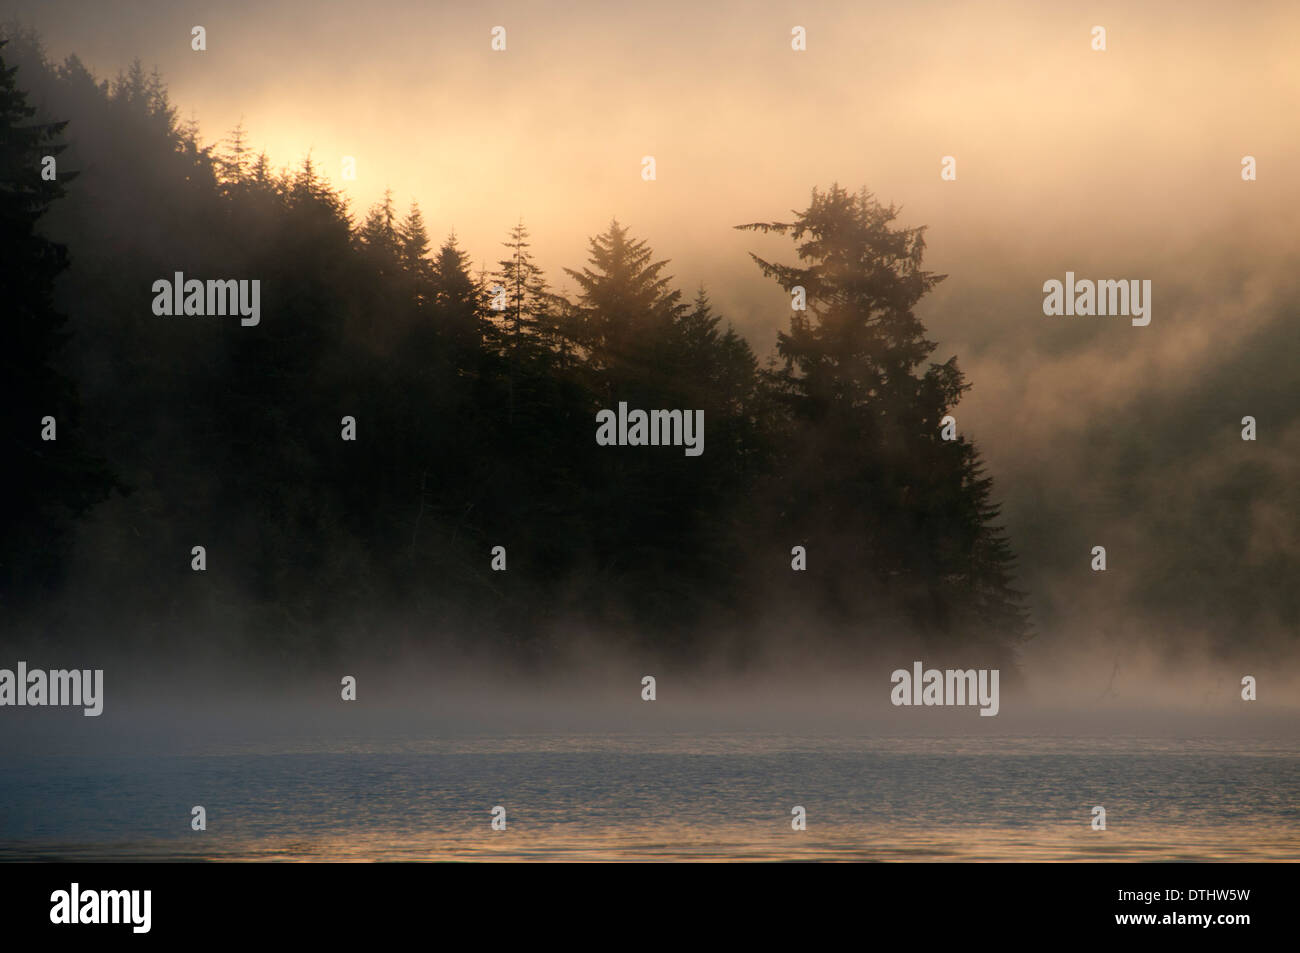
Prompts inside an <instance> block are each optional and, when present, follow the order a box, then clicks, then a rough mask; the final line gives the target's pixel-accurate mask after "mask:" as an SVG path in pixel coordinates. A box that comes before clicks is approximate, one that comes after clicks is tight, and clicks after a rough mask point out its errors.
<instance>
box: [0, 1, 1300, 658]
mask: <svg viewBox="0 0 1300 953" xmlns="http://www.w3.org/2000/svg"><path fill="white" fill-rule="evenodd" d="M11 17H16V18H17V19H18V20H19V21H20V22H22V23H24V24H26V25H29V26H32V27H34V28H36V29H37V30H38V31H39V33H40V34H41V35H42V37H43V39H44V42H45V44H46V47H47V51H48V53H49V55H50V56H51V57H52V58H53V59H55V60H61V59H62V58H63V57H64V56H66V55H68V54H70V53H76V54H77V55H78V56H79V57H80V58H81V60H82V61H83V62H84V63H85V64H86V65H87V66H88V67H89V68H90V69H91V70H92V71H93V72H95V73H96V74H98V75H100V76H110V77H111V76H113V75H115V74H116V73H117V72H118V71H119V70H122V69H125V68H126V67H127V66H129V64H130V63H131V61H132V59H134V58H136V57H139V58H140V60H141V61H142V62H143V64H144V65H145V67H146V68H151V67H155V66H156V67H157V68H158V69H159V71H160V72H161V74H162V75H163V77H164V79H165V81H166V82H167V84H168V87H169V90H170V95H171V97H172V101H173V102H174V104H175V105H176V106H177V107H178V108H179V111H180V116H181V118H182V119H189V118H191V117H193V118H194V119H196V120H197V122H198V123H199V127H200V129H201V138H202V140H203V141H205V142H212V141H215V140H218V139H221V138H222V137H224V136H225V135H226V134H227V133H228V132H229V130H231V129H232V128H233V127H234V126H235V125H236V124H237V123H240V122H242V124H243V127H244V129H245V131H246V134H247V137H248V140H249V142H250V143H251V145H252V146H253V148H254V149H259V150H260V149H265V151H266V152H267V154H268V156H269V157H270V159H271V160H272V163H273V164H274V165H276V166H282V165H286V164H296V163H298V162H300V161H301V160H302V158H303V157H304V156H306V155H308V154H310V155H311V156H312V158H313V160H314V161H315V162H316V163H317V164H318V167H319V168H320V170H321V171H322V172H323V173H324V174H325V175H326V176H327V177H329V178H330V179H331V180H332V181H333V182H334V183H335V184H336V185H338V186H340V187H341V188H343V190H344V192H345V194H346V195H347V196H348V197H349V199H350V201H351V207H352V209H353V210H354V212H355V213H356V214H357V216H358V217H360V215H361V214H363V213H364V210H365V209H366V208H367V207H368V206H369V205H370V204H371V203H373V202H375V201H376V200H378V199H379V198H380V197H381V196H382V195H383V193H384V190H385V189H391V190H392V191H393V193H394V198H395V200H396V202H397V203H398V205H399V206H400V207H403V208H404V207H405V206H406V205H408V204H409V203H410V202H411V201H413V200H415V201H418V202H419V203H420V206H421V208H422V210H423V212H424V216H425V220H426V222H427V223H428V224H429V226H430V231H431V233H432V234H433V235H434V236H436V237H441V236H443V235H445V234H446V233H447V232H448V231H450V230H452V229H454V230H455V232H456V234H457V235H458V237H459V240H460V242H461V245H462V247H464V248H465V249H466V250H467V251H468V252H469V254H470V255H471V257H472V258H473V259H474V261H475V263H476V265H479V264H483V263H486V264H487V265H488V267H489V269H490V268H491V267H492V265H493V264H494V263H495V261H496V260H497V258H498V257H500V255H501V254H502V251H501V247H500V242H501V241H502V240H503V239H504V238H505V237H506V233H507V231H508V230H509V228H510V227H511V226H512V225H513V224H514V223H515V222H516V221H518V220H519V219H520V218H521V217H522V219H523V220H524V222H525V223H526V225H527V226H528V228H529V229H530V231H531V233H532V236H533V242H534V251H535V252H536V255H537V258H538V261H539V263H540V264H541V265H542V266H543V267H544V268H545V269H546V270H547V272H548V276H549V277H550V279H551V282H552V284H553V285H554V286H555V287H557V288H559V289H564V288H566V287H567V289H568V290H570V291H572V290H573V289H574V283H573V282H572V281H571V280H568V279H566V277H565V276H564V275H563V273H562V271H561V269H562V267H564V266H568V267H574V268H577V267H581V265H582V264H583V263H584V259H585V255H586V244H587V241H588V239H589V237H590V236H591V235H593V234H595V233H597V232H599V231H602V230H603V229H604V228H605V227H606V225H607V224H608V223H609V221H610V219H611V218H613V217H617V218H618V219H619V221H621V222H622V223H624V224H626V225H628V226H630V227H631V230H632V233H633V234H634V235H635V236H637V237H640V238H644V239H646V240H647V241H648V242H649V243H650V245H651V247H652V248H653V249H654V250H655V252H656V254H657V256H658V257H661V258H668V259H671V261H672V264H671V266H670V267H669V269H668V270H669V272H670V273H672V274H673V275H675V277H676V282H677V284H678V286H679V287H681V288H682V290H683V292H684V294H686V295H687V296H688V297H689V296H690V295H692V294H693V293H694V291H695V289H696V288H697V287H699V286H700V285H701V284H703V285H704V286H705V287H706V288H707V289H708V291H709V293H710V295H711V296H712V298H713V300H714V303H715V305H716V306H717V308H718V310H720V311H721V312H722V313H723V314H724V316H725V317H726V319H727V320H729V321H731V322H732V323H734V324H735V326H736V327H737V328H738V329H739V330H741V331H742V332H743V333H744V334H745V335H746V336H747V337H748V339H749V340H750V342H751V343H752V345H753V346H754V348H755V350H756V352H757V353H758V354H759V356H760V358H766V356H767V355H768V354H770V353H771V350H772V346H773V344H774V338H775V333H776V331H777V330H778V329H780V328H782V327H784V326H785V325H786V323H787V322H788V320H789V315H790V311H789V299H788V297H787V296H786V295H785V294H784V293H783V292H782V291H781V289H780V288H779V287H778V286H777V285H775V284H774V283H771V282H768V281H766V280H764V279H763V278H762V276H761V275H760V274H759V272H758V270H757V268H756V267H755V265H754V264H753V262H752V261H751V260H750V258H749V253H750V252H756V253H758V254H760V255H762V256H763V257H765V258H769V259H773V258H774V259H776V260H779V261H788V260H790V259H791V258H792V257H793V254H792V248H791V246H790V244H789V241H788V240H787V239H782V238H780V237H778V236H762V235H757V234H755V233H750V232H740V231H736V230H735V229H734V228H733V226H735V225H737V224H741V223H745V222H753V221H773V220H775V221H788V220H789V218H790V217H791V210H794V209H800V208H803V207H805V206H806V205H807V202H808V197H809V193H810V190H811V189H812V188H813V187H815V186H816V187H822V188H825V187H827V186H829V185H830V184H831V183H833V182H838V183H839V184H841V185H843V186H846V187H848V188H851V189H857V188H860V187H865V188H867V189H869V190H871V191H872V192H873V193H875V194H876V196H877V197H878V198H880V199H881V200H882V201H884V202H886V203H888V202H893V203H896V204H897V205H899V206H900V207H901V212H900V216H899V223H900V224H902V225H907V226H914V225H925V226H927V229H928V230H927V233H926V235H927V242H928V252H927V263H928V266H929V267H930V268H931V269H932V270H934V271H936V272H939V273H943V274H946V275H947V276H948V277H947V279H946V280H945V281H944V282H943V283H942V284H940V285H939V287H938V288H937V289H936V291H935V292H934V293H933V294H932V295H931V296H930V297H929V298H928V299H927V300H926V301H924V302H923V303H922V305H921V306H920V309H919V313H920V315H921V317H922V318H923V320H924V321H925V322H926V324H927V326H928V327H929V329H930V331H931V337H932V338H933V339H934V340H935V341H936V342H937V343H938V347H937V349H936V351H935V355H934V357H935V359H936V360H939V361H942V360H946V359H947V358H948V357H950V356H952V355H954V354H955V355H957V357H958V360H959V363H960V365H961V367H962V369H963V370H964V371H965V373H966V374H967V377H968V379H969V381H970V382H971V383H972V385H973V388H972V390H971V392H970V393H969V395H968V396H967V398H966V399H965V400H964V401H963V402H962V404H961V405H959V407H958V408H957V411H956V417H957V421H958V426H959V429H960V430H961V431H962V432H963V433H964V434H966V435H968V436H971V437H973V439H974V440H975V441H976V443H977V444H978V446H979V447H980V448H981V449H982V451H983V452H984V455H985V458H986V461H987V463H988V467H989V472H990V474H991V475H992V476H993V477H994V478H995V481H996V483H995V495H997V496H998V497H1000V498H1002V499H1004V500H1005V501H1006V507H1005V510H1004V516H1005V522H1006V525H1007V528H1008V531H1009V533H1010V535H1011V539H1012V544H1013V546H1014V548H1015V549H1016V551H1017V552H1018V553H1019V555H1020V566H1021V576H1022V586H1023V588H1025V589H1026V590H1027V591H1028V592H1029V596H1030V604H1031V609H1032V611H1033V613H1034V618H1035V622H1036V625H1037V626H1038V628H1039V630H1040V638H1039V640H1037V642H1036V643H1035V644H1034V645H1033V646H1031V648H1030V649H1029V650H1027V652H1028V657H1029V658H1030V659H1031V660H1034V659H1036V660H1037V662H1036V664H1040V665H1049V666H1050V665H1056V666H1069V665H1078V664H1084V663H1085V662H1086V663H1088V664H1092V665H1095V666H1098V667H1099V669H1102V670H1109V669H1110V667H1111V664H1112V656H1114V658H1115V659H1119V658H1121V657H1124V658H1126V659H1128V660H1129V662H1131V664H1133V665H1137V664H1139V663H1138V660H1137V658H1136V656H1135V655H1134V654H1133V653H1134V652H1135V651H1136V650H1135V649H1134V648H1133V645H1134V643H1135V640H1136V642H1140V643H1141V645H1142V646H1143V647H1144V649H1148V650H1150V651H1152V652H1155V653H1156V654H1158V655H1161V656H1162V657H1165V658H1169V657H1176V656H1177V655H1178V654H1179V652H1181V651H1185V650H1186V647H1187V646H1196V647H1197V651H1198V652H1200V653H1203V654H1204V655H1205V656H1207V657H1211V658H1212V657H1214V656H1215V653H1216V652H1221V651H1222V647H1223V646H1224V645H1225V644H1236V645H1240V646H1245V647H1246V648H1245V649H1244V651H1245V652H1246V654H1247V657H1248V658H1253V659H1255V660H1257V662H1258V663H1259V664H1261V665H1262V664H1276V663H1277V662H1279V660H1282V661H1286V660H1290V661H1292V662H1294V660H1295V657H1296V655H1297V653H1296V651H1295V649H1296V647H1297V641H1296V640H1297V638H1298V636H1297V631H1298V630H1300V624H1298V623H1297V619H1296V617H1295V608H1294V607H1295V600H1294V598H1293V597H1290V596H1288V595H1286V593H1285V591H1284V590H1286V589H1287V588H1288V587H1294V584H1295V580H1296V578H1297V577H1296V572H1297V571H1300V526H1298V522H1297V518H1296V516H1295V514H1296V512H1297V504H1300V498H1298V497H1297V494H1298V493H1300V490H1298V489H1297V488H1298V487H1300V464H1297V461H1298V460H1300V411H1298V409H1297V401H1296V399H1295V398H1296V395H1297V390H1298V388H1297V384H1300V371H1298V364H1297V361H1296V355H1297V353H1300V351H1298V350H1297V347H1298V346H1300V333H1298V328H1300V314H1298V313H1297V311H1298V309H1300V269H1297V268H1296V263H1297V251H1298V250H1300V249H1298V247H1297V246H1298V244H1300V243H1298V241H1297V229H1296V227H1295V210H1296V209H1297V207H1300V188H1298V186H1297V181H1298V174H1300V134H1298V132H1297V124H1296V118H1295V117H1296V116H1297V115H1298V114H1300V58H1297V56H1296V52H1295V39H1294V38H1295V37H1296V36H1297V35H1300V5H1296V4H1294V3H1287V2H1277V3H1270V2H1258V3H1255V2H1251V3H1240V4H1221V3H1203V2H1176V3H1174V2H1154V3H1144V4H1140V5H1134V4H1127V3H1104V2H1103V3H1079V2H1073V0H1068V2H1062V3H1052V4H1042V3H1033V2H1024V3H969V2H953V3H940V2H914V3H906V4H897V3H891V4H885V3H871V2H854V3H832V2H811V0H806V2H801V3H800V2H768V0H750V2H733V3H700V2H690V3H687V2H680V0H656V2H655V3H652V4H630V3H608V2H570V3H547V2H529V3H500V2H487V3H438V2H432V0H374V2H367V3H356V2H336V0H327V2H311V3H308V2H280V0H226V2H220V3H217V2H208V3H199V2H162V0H98V2H73V0H0V19H9V18H11ZM196 24H198V25H202V26H204V27H205V29H206V31H207V49H206V51H203V52H195V51H193V50H191V48H190V30H191V27H192V26H194V25H196ZM495 26H504V27H505V29H506V49H505V50H504V51H494V50H492V48H491V40H492V36H491V31H492V29H493V27H495ZM796 26H802V27H804V28H805V30H806V36H807V41H806V46H807V48H806V50H803V51H795V50H793V49H792V48H791V31H792V29H793V28H794V27H796ZM1096 26H1102V27H1104V28H1105V31H1106V49H1105V50H1104V51H1099V50H1094V49H1093V28H1094V27H1096ZM70 134H75V130H74V131H70ZM647 155H651V156H654V158H655V165H656V174H657V178H656V179H655V180H654V181H652V182H647V181H644V180H643V178H642V175H641V172H642V158H643V156H647ZM1248 155H1249V156H1253V157H1255V160H1256V165H1257V179H1256V180H1255V181H1243V179H1242V174H1241V170H1242V159H1243V157H1244V156H1248ZM344 156H353V157H355V160H356V168H357V179H356V180H355V181H343V180H342V177H341V172H342V161H343V157H344ZM945 156H951V157H953V158H954V159H955V162H956V179H955V180H952V181H945V180H943V179H942V178H941V177H940V171H941V164H942V161H943V158H944V157H945ZM1067 271H1073V272H1075V273H1076V274H1077V275H1078V276H1079V277H1081V278H1082V277H1091V278H1094V279H1101V278H1114V279H1120V278H1128V279H1131V278H1138V279H1149V280H1151V282H1152V287H1153V293H1152V320H1151V323H1150V325H1148V326H1146V327H1133V326H1132V325H1131V324H1130V323H1129V322H1128V320H1126V319H1122V318H1100V317H1049V316H1046V315H1044V314H1043V309H1042V303H1043V290H1042V286H1043V283H1044V282H1045V281H1047V280H1049V279H1053V278H1055V279H1058V280H1062V279H1064V276H1065V273H1066V272H1067ZM1248 414H1249V415H1253V416H1255V417H1256V418H1257V420H1258V427H1259V438H1258V440H1257V441H1255V442H1247V441H1243V440H1241V439H1240V429H1241V423H1240V420H1241V418H1242V417H1243V416H1245V415H1248ZM1095 545H1105V546H1106V547H1107V551H1108V562H1109V565H1108V569H1107V572H1106V573H1105V574H1100V573H1094V572H1092V571H1091V569H1090V565H1089V564H1090V560H1091V555H1090V551H1091V549H1092V547H1093V546H1095ZM1202 603H1204V604H1205V605H1207V606H1210V607H1217V608H1221V609H1223V611H1224V614H1225V616H1226V617H1227V618H1228V619H1230V620H1231V619H1237V620H1249V621H1248V622H1246V621H1242V622H1241V626H1242V631H1231V628H1232V626H1231V624H1227V627H1226V628H1225V623H1224V621H1223V620H1222V619H1220V618H1217V617H1213V613H1210V614H1208V615H1206V619H1205V622H1204V625H1203V627H1200V628H1198V626H1197V625H1196V623H1195V621H1194V620H1195V618H1196V617H1197V616H1198V613H1197V611H1196V607H1197V606H1199V605H1201V604H1202ZM1202 629H1203V630H1202ZM1247 629H1248V631H1247ZM1175 630H1176V631H1175ZM1175 642H1176V643H1177V644H1178V645H1179V646H1182V647H1183V648H1181V649H1178V650H1173V649H1168V645H1170V644H1173V643H1175ZM1080 645H1082V646H1085V648H1084V649H1083V650H1082V651H1083V652H1084V654H1085V656H1086V658H1079V657H1078V653H1079V652H1080V651H1081V650H1080V649H1079V648H1078V646H1080ZM1066 646H1070V648H1069V650H1068V651H1067V650H1066ZM1252 653H1253V654H1252Z"/></svg>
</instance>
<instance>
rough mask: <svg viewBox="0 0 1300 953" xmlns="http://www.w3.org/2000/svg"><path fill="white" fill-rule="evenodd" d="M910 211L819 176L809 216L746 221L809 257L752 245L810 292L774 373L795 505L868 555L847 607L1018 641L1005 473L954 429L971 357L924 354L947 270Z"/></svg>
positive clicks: (849, 588)
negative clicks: (926, 316)
mask: <svg viewBox="0 0 1300 953" xmlns="http://www.w3.org/2000/svg"><path fill="white" fill-rule="evenodd" d="M897 214H898V209H897V208H896V207H894V206H889V207H885V206H882V205H880V204H879V203H878V202H876V201H875V200H874V199H873V197H872V196H871V195H870V193H868V192H867V191H865V190H863V191H861V192H859V193H858V194H856V195H853V194H850V193H849V192H847V191H846V190H844V189H842V188H840V187H839V186H838V185H835V186H832V188H831V189H830V190H829V191H828V192H824V193H823V192H820V191H818V190H816V189H814V190H813V193H812V201H811V203H810V204H809V206H808V208H807V209H806V210H804V211H803V212H799V213H797V217H796V219H795V220H794V221H793V222H789V223H774V222H760V223H754V224H749V225H741V226H737V227H738V228H742V229H750V230H759V231H763V232H776V233H779V234H784V235H789V236H790V237H791V238H792V239H793V240H794V241H795V242H796V251H797V253H798V257H799V259H800V262H801V264H799V265H794V266H792V265H782V264H773V263H771V262H768V261H765V260H763V259H761V258H759V257H758V256H756V255H755V256H752V257H753V258H754V260H755V261H756V262H757V263H758V265H759V267H760V268H761V269H762V271H763V273H764V274H765V275H767V276H768V277H771V278H774V279H775V280H776V281H777V282H778V283H779V284H780V285H781V286H782V287H783V288H784V289H785V290H786V292H787V293H790V292H793V291H794V289H795V288H796V287H802V288H803V289H804V291H805V293H806V299H807V311H806V313H804V312H796V313H795V314H794V316H793V317H792V318H791V322H790V329H789V331H787V332H782V333H781V334H779V335H778V344H777V350H778V354H779V355H780V358H781V360H782V364H781V366H779V367H778V368H777V370H776V371H775V373H774V374H773V375H772V377H771V381H772V385H773V387H774V390H775V393H776V395H777V396H778V397H779V398H780V399H781V400H782V401H783V402H784V404H785V406H786V407H787V408H788V412H789V415H790V416H789V420H790V427H789V430H788V433H787V434H785V435H784V436H785V438H786V444H787V445H788V446H791V447H792V448H794V449H793V450H792V452H791V453H790V456H789V460H790V463H789V465H788V466H787V467H786V468H785V469H784V471H783V473H784V485H783V486H781V488H780V491H779V493H780V497H781V501H780V508H781V509H782V510H783V511H784V512H786V513H788V514H789V515H790V517H791V521H792V522H793V523H794V524H796V525H801V526H806V527H810V528H811V530H812V534H813V535H814V536H818V537H820V538H819V547H820V548H822V549H823V551H826V552H834V553H836V556H837V559H838V560H839V562H840V564H841V565H848V566H852V567H861V570H860V571H857V572H853V573H849V574H846V575H845V576H844V577H843V578H841V579H839V580H838V581H837V583H836V585H835V587H834V590H833V591H832V592H831V593H829V594H828V597H829V601H830V602H831V603H832V604H833V605H835V606H836V607H837V608H838V609H840V610H841V611H842V612H843V613H846V614H849V613H852V612H853V611H855V610H856V608H857V607H858V606H859V605H860V604H861V601H862V600H861V598H860V597H861V595H862V594H864V593H866V592H870V593H871V595H872V597H873V598H876V597H884V598H886V599H887V600H888V601H890V602H891V603H892V604H893V605H896V606H898V607H901V609H902V611H903V614H904V616H905V618H906V619H907V620H908V621H909V622H910V623H911V624H912V625H914V626H916V627H919V628H920V629H921V630H922V631H923V632H924V633H926V634H927V635H932V636H935V637H942V636H945V635H951V634H957V633H961V634H966V635H968V636H970V637H974V638H987V639H989V640H990V641H991V642H998V641H1002V640H1008V641H1015V640H1016V639H1018V638H1020V637H1021V636H1023V635H1024V632H1025V624H1024V613H1023V610H1022V609H1021V607H1020V602H1019V598H1020V597H1019V593H1017V592H1016V591H1015V590H1013V589H1012V588H1011V565H1010V562H1011V555H1010V549H1009V547H1008V546H1007V544H1006V541H1005V538H1004V537H1003V535H1002V532H1001V529H1000V528H999V527H997V526H996V525H994V520H995V519H996V516H997V509H996V507H994V506H993V505H992V504H991V503H990V502H989V498H990V493H991V482H990V481H989V480H987V479H986V478H983V477H982V476H981V475H980V464H979V459H978V454H977V453H976V451H975V449H974V447H973V446H972V445H970V444H969V442H968V441H967V440H966V439H965V437H958V438H957V439H956V440H951V441H949V440H944V439H942V437H941V433H940V421H941V419H942V418H943V417H944V416H945V415H947V414H948V413H949V412H950V410H951V409H952V407H953V406H954V405H955V404H956V403H957V401H958V400H959V399H960V398H961V395H962V394H963V393H964V392H965V391H966V390H967V389H968V386H969V385H968V384H967V383H966V382H965V379H964V377H963V376H962V373H961V371H960V370H959V369H958V367H957V362H956V358H951V359H949V360H948V361H946V362H944V363H942V364H935V363H930V364H929V366H928V367H926V368H924V369H922V368H921V365H922V364H923V363H924V362H925V361H926V359H927V358H928V357H929V356H930V354H931V353H932V352H933V351H934V349H935V346H936V345H935V344H934V342H932V341H929V340H927V339H926V336H925V328H924V327H923V325H922V324H921V322H920V320H919V319H917V317H916V316H915V314H914V312H913V307H914V306H915V305H916V303H917V302H918V301H919V300H920V298H921V297H922V296H923V295H925V294H926V293H927V292H928V291H929V290H930V289H932V288H933V287H934V286H935V285H936V284H937V283H938V282H939V281H941V280H942V279H943V277H944V276H942V275H936V274H934V273H932V272H928V271H925V270H924V269H923V268H922V257H923V253H924V250H925V242H924V229H923V228H896V227H893V226H892V223H893V221H894V220H895V218H896V217H897ZM864 573H865V574H866V575H865V579H870V582H869V583H866V585H865V586H864V575H863V574H864ZM994 623H996V625H997V626H998V629H997V630H996V631H989V626H991V625H993V624H994Z"/></svg>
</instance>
